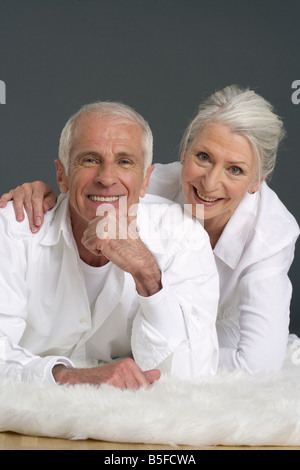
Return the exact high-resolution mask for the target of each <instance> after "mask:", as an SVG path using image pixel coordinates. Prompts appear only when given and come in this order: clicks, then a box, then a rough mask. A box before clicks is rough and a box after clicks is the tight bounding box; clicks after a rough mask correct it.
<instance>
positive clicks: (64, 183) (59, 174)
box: [54, 160, 69, 194]
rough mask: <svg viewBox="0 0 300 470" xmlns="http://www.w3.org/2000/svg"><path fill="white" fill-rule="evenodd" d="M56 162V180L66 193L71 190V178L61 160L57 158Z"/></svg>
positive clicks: (63, 192) (62, 191) (61, 189)
mask: <svg viewBox="0 0 300 470" xmlns="http://www.w3.org/2000/svg"><path fill="white" fill-rule="evenodd" d="M54 164H55V168H56V180H57V184H58V187H59V189H60V192H61V193H62V194H66V193H67V192H68V191H69V179H68V177H67V175H66V171H65V167H64V166H63V164H62V163H61V161H60V160H55V161H54Z"/></svg>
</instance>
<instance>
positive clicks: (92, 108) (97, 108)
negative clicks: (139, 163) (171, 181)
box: [58, 101, 153, 174]
mask: <svg viewBox="0 0 300 470" xmlns="http://www.w3.org/2000/svg"><path fill="white" fill-rule="evenodd" d="M90 114H96V115H97V116H112V117H120V118H123V119H124V120H126V121H128V120H129V121H131V122H134V123H136V124H138V125H139V126H140V127H141V129H142V131H143V155H144V172H146V170H147V168H148V167H149V166H150V165H151V163H152V158H153V135H152V131H151V129H150V126H149V124H148V122H147V121H146V120H145V119H144V118H143V117H142V116H141V115H140V114H139V113H138V112H137V111H135V110H134V109H133V108H131V107H130V106H128V105H126V104H123V103H119V102H111V101H96V102H94V103H90V104H87V105H84V106H82V107H81V108H80V109H79V111H77V112H76V113H75V114H73V115H72V116H71V117H70V119H69V120H68V121H67V123H66V124H65V126H64V128H63V130H62V133H61V136H60V142H59V152H58V155H59V159H60V161H61V163H62V164H63V165H64V168H65V171H66V173H67V174H68V172H69V167H70V153H71V149H72V146H73V144H74V131H75V129H76V126H77V125H78V123H79V122H80V118H81V117H82V116H86V115H90Z"/></svg>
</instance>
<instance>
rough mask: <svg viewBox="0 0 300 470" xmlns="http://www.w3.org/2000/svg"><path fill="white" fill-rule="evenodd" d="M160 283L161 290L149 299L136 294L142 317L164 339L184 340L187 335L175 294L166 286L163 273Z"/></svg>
mask: <svg viewBox="0 0 300 470" xmlns="http://www.w3.org/2000/svg"><path fill="white" fill-rule="evenodd" d="M161 282H162V289H161V290H160V291H159V292H157V293H156V294H154V295H151V296H150V297H143V296H141V295H139V293H138V292H137V298H138V301H139V304H140V306H141V309H142V315H143V316H144V318H145V319H146V320H147V321H148V322H149V323H150V325H151V326H152V327H153V328H155V329H156V330H158V331H159V332H160V334H162V335H163V336H165V337H166V338H170V337H175V338H181V339H186V338H187V337H188V335H187V331H186V326H185V321H184V316H183V312H182V309H181V306H180V304H179V301H178V299H177V296H176V292H174V289H172V288H171V287H170V286H169V285H168V282H167V279H166V276H164V273H162V278H161Z"/></svg>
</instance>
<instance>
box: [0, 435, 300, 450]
mask: <svg viewBox="0 0 300 470" xmlns="http://www.w3.org/2000/svg"><path fill="white" fill-rule="evenodd" d="M299 449H300V447H223V446H216V447H192V446H177V447H172V446H165V445H154V444H149V445H148V444H123V443H115V442H104V441H93V440H90V439H88V440H84V441H77V440H76V441H71V440H68V439H53V438H49V437H35V436H23V435H21V434H15V433H11V432H2V433H0V450H119V451H122V450H153V451H158V450H169V451H174V452H176V451H181V450H299Z"/></svg>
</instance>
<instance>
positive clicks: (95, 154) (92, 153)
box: [76, 150, 102, 158]
mask: <svg viewBox="0 0 300 470" xmlns="http://www.w3.org/2000/svg"><path fill="white" fill-rule="evenodd" d="M86 155H91V156H92V157H98V158H99V157H102V155H101V153H99V152H95V151H94V150H85V151H84V152H80V153H79V154H78V155H76V158H82V157H85V156H86Z"/></svg>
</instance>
